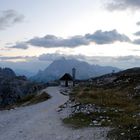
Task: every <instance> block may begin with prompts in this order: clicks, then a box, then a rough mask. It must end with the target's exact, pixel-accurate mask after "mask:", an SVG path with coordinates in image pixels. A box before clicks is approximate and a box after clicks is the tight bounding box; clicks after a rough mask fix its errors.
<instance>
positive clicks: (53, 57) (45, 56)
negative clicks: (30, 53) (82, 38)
mask: <svg viewBox="0 0 140 140" xmlns="http://www.w3.org/2000/svg"><path fill="white" fill-rule="evenodd" d="M61 58H67V59H78V60H84V59H85V56H84V55H81V54H78V55H65V54H60V53H48V54H42V55H40V56H39V57H38V59H39V60H40V61H54V60H57V59H61Z"/></svg>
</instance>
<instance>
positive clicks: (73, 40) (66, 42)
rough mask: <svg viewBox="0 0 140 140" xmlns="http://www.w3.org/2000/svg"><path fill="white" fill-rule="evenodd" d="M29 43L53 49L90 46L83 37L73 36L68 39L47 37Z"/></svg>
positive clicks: (37, 38) (36, 38) (34, 39)
mask: <svg viewBox="0 0 140 140" xmlns="http://www.w3.org/2000/svg"><path fill="white" fill-rule="evenodd" d="M27 43H29V44H31V45H33V46H41V47H46V48H51V47H77V46H80V45H88V44H89V41H88V40H87V39H86V38H84V37H83V36H73V37H70V38H68V39H64V38H61V37H56V36H54V35H46V36H45V37H42V38H39V37H35V38H33V39H31V40H29V41H28V42H27Z"/></svg>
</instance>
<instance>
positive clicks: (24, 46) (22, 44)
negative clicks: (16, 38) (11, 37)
mask: <svg viewBox="0 0 140 140" xmlns="http://www.w3.org/2000/svg"><path fill="white" fill-rule="evenodd" d="M8 48H20V49H28V44H27V43H26V42H17V43H16V44H15V45H13V46H10V47H8Z"/></svg>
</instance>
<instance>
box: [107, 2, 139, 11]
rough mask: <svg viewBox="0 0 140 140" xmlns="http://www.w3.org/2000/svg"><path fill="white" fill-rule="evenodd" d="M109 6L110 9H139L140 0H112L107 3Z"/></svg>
mask: <svg viewBox="0 0 140 140" xmlns="http://www.w3.org/2000/svg"><path fill="white" fill-rule="evenodd" d="M107 8H108V9H109V10H125V9H132V10H139V8H140V0H111V1H110V2H109V3H108V4H107Z"/></svg>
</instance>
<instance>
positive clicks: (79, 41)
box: [11, 30, 130, 49]
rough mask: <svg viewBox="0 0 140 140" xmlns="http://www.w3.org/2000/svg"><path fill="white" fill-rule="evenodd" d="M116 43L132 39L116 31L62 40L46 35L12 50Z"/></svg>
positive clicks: (19, 44)
mask: <svg viewBox="0 0 140 140" xmlns="http://www.w3.org/2000/svg"><path fill="white" fill-rule="evenodd" d="M116 41H120V42H130V39H129V38H128V37H127V36H126V35H124V34H120V33H118V32H117V31H116V30H112V31H102V30H97V31H96V32H94V33H93V34H85V35H84V36H82V35H77V36H72V37H69V38H61V37H56V36H54V35H46V36H44V37H35V38H32V39H30V40H28V41H26V42H24V43H23V42H22V43H17V44H16V45H14V46H11V47H12V48H18V49H27V48H28V47H29V46H28V45H32V46H35V47H44V48H56V47H69V48H75V47H78V46H81V45H85V46H87V45H89V44H90V43H95V44H99V45H103V44H111V43H114V42H116Z"/></svg>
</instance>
